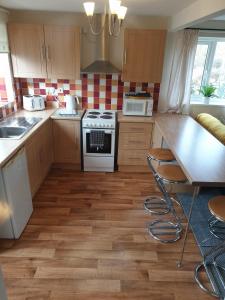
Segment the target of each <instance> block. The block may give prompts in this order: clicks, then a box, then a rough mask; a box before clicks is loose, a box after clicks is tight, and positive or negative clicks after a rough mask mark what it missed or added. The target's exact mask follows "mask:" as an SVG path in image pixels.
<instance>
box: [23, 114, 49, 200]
mask: <svg viewBox="0 0 225 300" xmlns="http://www.w3.org/2000/svg"><path fill="white" fill-rule="evenodd" d="M52 144H53V139H52V122H51V120H48V121H47V122H45V123H44V124H43V125H42V126H41V127H40V128H39V129H38V130H37V131H36V132H35V133H34V135H32V136H31V137H30V138H29V139H28V141H27V142H26V144H25V148H26V153H27V164H28V172H29V180H30V187H31V194H32V196H34V194H35V193H36V192H37V190H38V188H39V187H40V185H41V183H42V182H43V180H44V178H45V177H46V175H47V173H48V171H49V169H50V167H51V164H52V162H53V147H52Z"/></svg>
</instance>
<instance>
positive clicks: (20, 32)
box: [8, 23, 47, 78]
mask: <svg viewBox="0 0 225 300" xmlns="http://www.w3.org/2000/svg"><path fill="white" fill-rule="evenodd" d="M8 32H9V43H10V48H11V56H12V65H13V72H14V76H15V77H25V78H46V77H47V68H46V60H45V54H44V51H45V46H44V45H45V44H44V34H43V26H42V25H34V24H11V23H9V25H8Z"/></svg>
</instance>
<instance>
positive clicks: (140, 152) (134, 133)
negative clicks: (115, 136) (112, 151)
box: [118, 123, 153, 170]
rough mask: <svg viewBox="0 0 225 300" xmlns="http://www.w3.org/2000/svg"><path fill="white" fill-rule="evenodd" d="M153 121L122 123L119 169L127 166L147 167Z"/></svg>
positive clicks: (120, 129)
mask: <svg viewBox="0 0 225 300" xmlns="http://www.w3.org/2000/svg"><path fill="white" fill-rule="evenodd" d="M152 129H153V125H152V124H151V123H120V128H119V148H118V166H119V170H120V169H121V170H122V169H126V167H130V166H133V167H134V166H136V167H137V170H139V169H138V168H139V167H146V166H147V161H146V156H147V153H148V150H149V148H150V147H151V142H152Z"/></svg>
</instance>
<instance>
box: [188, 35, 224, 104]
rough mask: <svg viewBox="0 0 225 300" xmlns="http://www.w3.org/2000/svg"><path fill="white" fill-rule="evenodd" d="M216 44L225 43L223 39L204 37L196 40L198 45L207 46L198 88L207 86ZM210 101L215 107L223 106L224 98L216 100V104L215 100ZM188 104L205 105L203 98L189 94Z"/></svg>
mask: <svg viewBox="0 0 225 300" xmlns="http://www.w3.org/2000/svg"><path fill="white" fill-rule="evenodd" d="M218 42H225V37H206V36H204V37H201V36H200V37H199V38H198V45H207V46H208V49H207V55H206V59H205V64H204V70H203V75H202V80H201V85H200V87H202V86H204V85H207V84H209V80H210V75H211V71H212V66H213V61H214V57H215V52H216V46H217V43H218ZM223 100H224V101H223ZM212 101H213V104H215V105H217V104H218V105H219V104H221V105H225V96H224V98H218V102H217V101H215V99H214V100H212ZM190 104H205V103H204V97H203V96H202V95H201V94H199V95H193V94H191V97H190ZM209 104H210V103H209Z"/></svg>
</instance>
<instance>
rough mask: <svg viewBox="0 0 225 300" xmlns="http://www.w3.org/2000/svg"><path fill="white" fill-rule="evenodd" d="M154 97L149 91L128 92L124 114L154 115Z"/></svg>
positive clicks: (125, 98) (124, 102)
mask: <svg viewBox="0 0 225 300" xmlns="http://www.w3.org/2000/svg"><path fill="white" fill-rule="evenodd" d="M152 111H153V99H152V97H151V95H150V94H149V93H141V92H140V93H128V94H125V97H124V100H123V115H125V116H152Z"/></svg>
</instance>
